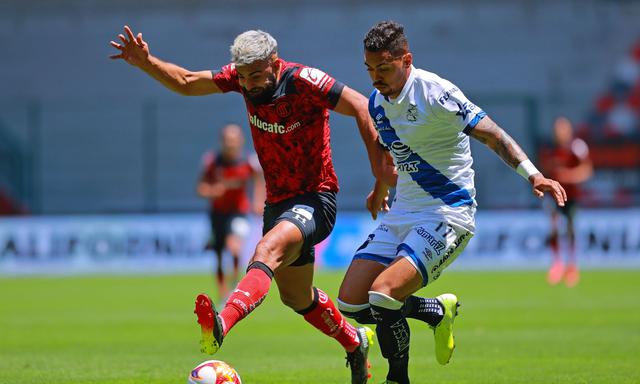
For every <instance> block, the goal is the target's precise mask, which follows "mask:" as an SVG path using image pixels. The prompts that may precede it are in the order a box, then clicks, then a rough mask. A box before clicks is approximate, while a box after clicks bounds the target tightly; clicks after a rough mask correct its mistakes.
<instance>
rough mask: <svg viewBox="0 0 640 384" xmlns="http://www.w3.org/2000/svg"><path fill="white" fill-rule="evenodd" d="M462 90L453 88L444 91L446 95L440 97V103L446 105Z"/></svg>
mask: <svg viewBox="0 0 640 384" xmlns="http://www.w3.org/2000/svg"><path fill="white" fill-rule="evenodd" d="M459 90H460V89H458V87H453V88H451V89H450V90H448V91H444V93H443V94H442V96H440V97H439V98H438V102H439V103H440V104H442V105H444V103H445V102H446V101H447V100H449V98H450V97H451V95H453V94H454V93H456V92H458V91H459Z"/></svg>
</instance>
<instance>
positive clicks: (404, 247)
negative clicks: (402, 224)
mask: <svg viewBox="0 0 640 384" xmlns="http://www.w3.org/2000/svg"><path fill="white" fill-rule="evenodd" d="M400 251H405V252H406V253H407V255H409V257H410V258H411V260H413V262H414V263H415V264H416V266H417V267H418V269H419V270H420V274H421V275H422V286H423V287H424V286H426V285H427V283H428V282H429V275H427V268H426V267H425V266H424V263H423V262H422V260H420V258H419V257H418V256H416V252H415V251H414V250H413V248H411V247H410V246H409V245H407V244H406V243H400V245H398V253H400Z"/></svg>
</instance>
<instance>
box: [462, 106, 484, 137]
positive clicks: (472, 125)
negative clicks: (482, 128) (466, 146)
mask: <svg viewBox="0 0 640 384" xmlns="http://www.w3.org/2000/svg"><path fill="white" fill-rule="evenodd" d="M485 116H487V113H486V112H485V111H480V112H478V113H477V114H476V116H475V117H474V118H473V120H471V121H470V122H469V124H467V126H466V127H464V129H463V130H462V132H464V133H465V134H467V135H468V134H470V133H471V130H472V129H473V128H475V127H476V125H478V123H479V122H480V120H482V119H484V117H485Z"/></svg>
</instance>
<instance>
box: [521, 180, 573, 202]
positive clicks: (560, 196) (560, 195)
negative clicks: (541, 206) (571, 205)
mask: <svg viewBox="0 0 640 384" xmlns="http://www.w3.org/2000/svg"><path fill="white" fill-rule="evenodd" d="M529 181H531V185H532V186H533V194H534V195H536V196H537V197H540V198H542V197H543V196H544V193H545V192H549V193H550V194H551V196H552V197H553V198H554V200H555V201H556V203H557V204H558V205H559V206H561V207H564V202H565V201H567V193H566V192H565V190H564V188H562V185H560V183H558V182H557V181H555V180H553V179H547V178H546V177H544V176H543V175H542V174H541V173H538V174H535V175H533V176H531V177H530V178H529Z"/></svg>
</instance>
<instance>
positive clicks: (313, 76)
mask: <svg viewBox="0 0 640 384" xmlns="http://www.w3.org/2000/svg"><path fill="white" fill-rule="evenodd" d="M300 78H301V79H303V80H306V81H308V82H309V83H311V84H313V85H315V86H316V87H319V88H322V87H324V85H325V84H326V83H327V81H329V76H327V74H326V73H324V72H322V71H321V70H319V69H316V68H303V69H302V70H301V71H300Z"/></svg>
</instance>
